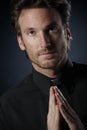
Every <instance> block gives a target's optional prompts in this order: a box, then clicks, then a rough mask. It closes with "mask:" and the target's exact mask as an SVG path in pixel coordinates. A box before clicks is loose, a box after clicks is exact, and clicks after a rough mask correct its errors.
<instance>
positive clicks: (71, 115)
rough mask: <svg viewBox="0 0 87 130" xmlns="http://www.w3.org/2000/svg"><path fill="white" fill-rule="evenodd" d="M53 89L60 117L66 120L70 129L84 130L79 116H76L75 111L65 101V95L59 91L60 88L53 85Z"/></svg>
mask: <svg viewBox="0 0 87 130" xmlns="http://www.w3.org/2000/svg"><path fill="white" fill-rule="evenodd" d="M54 90H55V97H56V100H57V102H58V103H57V104H58V105H57V107H58V111H60V113H61V115H62V117H63V118H64V119H65V121H66V122H67V124H68V126H69V128H70V130H85V128H84V125H83V124H82V122H81V120H80V118H79V117H78V115H77V114H76V112H75V111H74V110H73V109H72V108H71V106H70V105H69V103H68V102H67V101H66V99H65V97H64V96H63V94H62V93H61V92H60V90H59V89H58V88H57V87H55V88H54Z"/></svg>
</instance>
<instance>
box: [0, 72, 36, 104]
mask: <svg viewBox="0 0 87 130" xmlns="http://www.w3.org/2000/svg"><path fill="white" fill-rule="evenodd" d="M36 90H37V87H36V86H35V84H34V82H33V78H32V74H30V75H28V76H26V77H25V78H24V79H23V80H22V81H21V82H20V83H19V84H18V85H16V86H14V87H10V88H9V89H8V90H7V91H6V92H4V93H3V94H2V95H1V97H0V102H3V101H9V100H15V99H18V98H21V97H25V96H26V95H27V94H28V95H29V93H32V92H33V91H36Z"/></svg>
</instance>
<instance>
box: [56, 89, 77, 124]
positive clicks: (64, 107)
mask: <svg viewBox="0 0 87 130" xmlns="http://www.w3.org/2000/svg"><path fill="white" fill-rule="evenodd" d="M56 91H57V94H56V98H57V100H58V102H59V107H60V112H61V114H62V116H63V117H64V119H65V120H66V121H67V122H69V121H74V115H75V112H74V110H73V109H72V108H71V106H70V105H69V103H68V102H67V100H66V99H65V97H64V96H63V94H62V92H61V91H60V90H59V89H58V88H56Z"/></svg>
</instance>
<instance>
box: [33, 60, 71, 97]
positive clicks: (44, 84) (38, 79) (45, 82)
mask: <svg viewBox="0 0 87 130" xmlns="http://www.w3.org/2000/svg"><path fill="white" fill-rule="evenodd" d="M72 67H73V64H72V62H71V61H70V60H68V61H67V63H66V64H65V66H64V67H63V69H62V70H61V72H60V77H58V78H56V79H51V78H49V77H47V76H45V75H43V74H41V73H39V72H37V71H36V70H35V69H34V68H33V80H34V83H35V84H36V86H37V87H39V89H40V90H41V91H42V92H44V93H45V94H46V95H48V94H49V89H50V84H51V81H52V80H55V82H56V81H58V82H57V83H59V85H58V86H60V84H61V82H63V83H64V84H66V80H67V79H68V78H69V79H68V82H70V79H72ZM70 77H71V78H70ZM70 83H71V82H70ZM65 86H67V84H66V85H65ZM68 89H69V88H68Z"/></svg>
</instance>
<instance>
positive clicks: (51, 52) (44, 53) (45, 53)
mask: <svg viewBox="0 0 87 130" xmlns="http://www.w3.org/2000/svg"><path fill="white" fill-rule="evenodd" d="M55 53H56V51H45V52H41V53H40V55H52V54H55Z"/></svg>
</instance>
